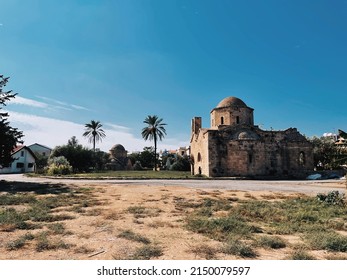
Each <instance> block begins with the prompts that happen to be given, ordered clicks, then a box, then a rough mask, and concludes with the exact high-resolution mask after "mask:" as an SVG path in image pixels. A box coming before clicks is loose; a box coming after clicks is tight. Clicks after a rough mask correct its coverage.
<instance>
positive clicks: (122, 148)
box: [110, 144, 125, 151]
mask: <svg viewBox="0 0 347 280" xmlns="http://www.w3.org/2000/svg"><path fill="white" fill-rule="evenodd" d="M110 151H125V148H124V147H123V146H122V145H121V144H117V145H114V146H113V147H112V148H111V150H110Z"/></svg>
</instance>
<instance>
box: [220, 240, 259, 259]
mask: <svg viewBox="0 0 347 280" xmlns="http://www.w3.org/2000/svg"><path fill="white" fill-rule="evenodd" d="M223 253H225V254H229V255H236V256H239V257H242V258H255V257H257V253H256V252H255V251H254V250H253V249H252V247H251V246H249V245H247V244H246V243H245V242H244V241H241V240H238V239H231V240H229V242H228V243H227V244H226V245H225V246H224V248H223Z"/></svg>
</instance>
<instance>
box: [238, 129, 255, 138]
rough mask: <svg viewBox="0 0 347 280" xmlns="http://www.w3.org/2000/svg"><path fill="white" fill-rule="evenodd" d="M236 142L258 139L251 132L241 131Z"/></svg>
mask: <svg viewBox="0 0 347 280" xmlns="http://www.w3.org/2000/svg"><path fill="white" fill-rule="evenodd" d="M237 139H238V140H257V139H259V137H258V135H257V134H256V133H254V132H252V131H242V132H240V133H239V135H238V137H237Z"/></svg>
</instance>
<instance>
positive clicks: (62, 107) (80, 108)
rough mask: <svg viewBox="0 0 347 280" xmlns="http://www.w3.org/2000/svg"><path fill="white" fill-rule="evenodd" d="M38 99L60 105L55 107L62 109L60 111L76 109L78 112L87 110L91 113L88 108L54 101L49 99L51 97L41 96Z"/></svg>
mask: <svg viewBox="0 0 347 280" xmlns="http://www.w3.org/2000/svg"><path fill="white" fill-rule="evenodd" d="M36 97H38V98H40V99H42V100H45V101H48V102H53V103H54V104H58V105H59V106H56V105H53V106H54V107H55V108H58V109H59V108H60V109H65V110H72V109H76V110H85V111H90V110H89V109H88V108H86V107H83V106H80V105H76V104H69V103H67V102H63V101H60V100H57V99H53V98H49V97H45V96H41V95H37V96H36Z"/></svg>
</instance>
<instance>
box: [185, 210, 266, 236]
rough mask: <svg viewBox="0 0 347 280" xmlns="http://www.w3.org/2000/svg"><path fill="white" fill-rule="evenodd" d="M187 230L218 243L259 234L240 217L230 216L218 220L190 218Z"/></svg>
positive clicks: (256, 229) (258, 230) (199, 217)
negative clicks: (234, 237)
mask: <svg viewBox="0 0 347 280" xmlns="http://www.w3.org/2000/svg"><path fill="white" fill-rule="evenodd" d="M187 228H188V229H189V230H191V231H194V232H197V233H201V234H204V235H206V236H208V237H210V238H213V239H216V240H218V241H227V240H228V239H229V238H231V237H233V236H235V235H238V236H245V237H246V236H250V235H251V234H252V233H256V232H261V230H260V229H259V228H257V227H255V226H252V225H249V224H248V223H247V222H245V221H244V220H243V219H242V218H241V217H239V216H232V215H230V216H228V217H220V218H206V217H201V216H198V217H196V216H191V217H189V218H188V220H187Z"/></svg>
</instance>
